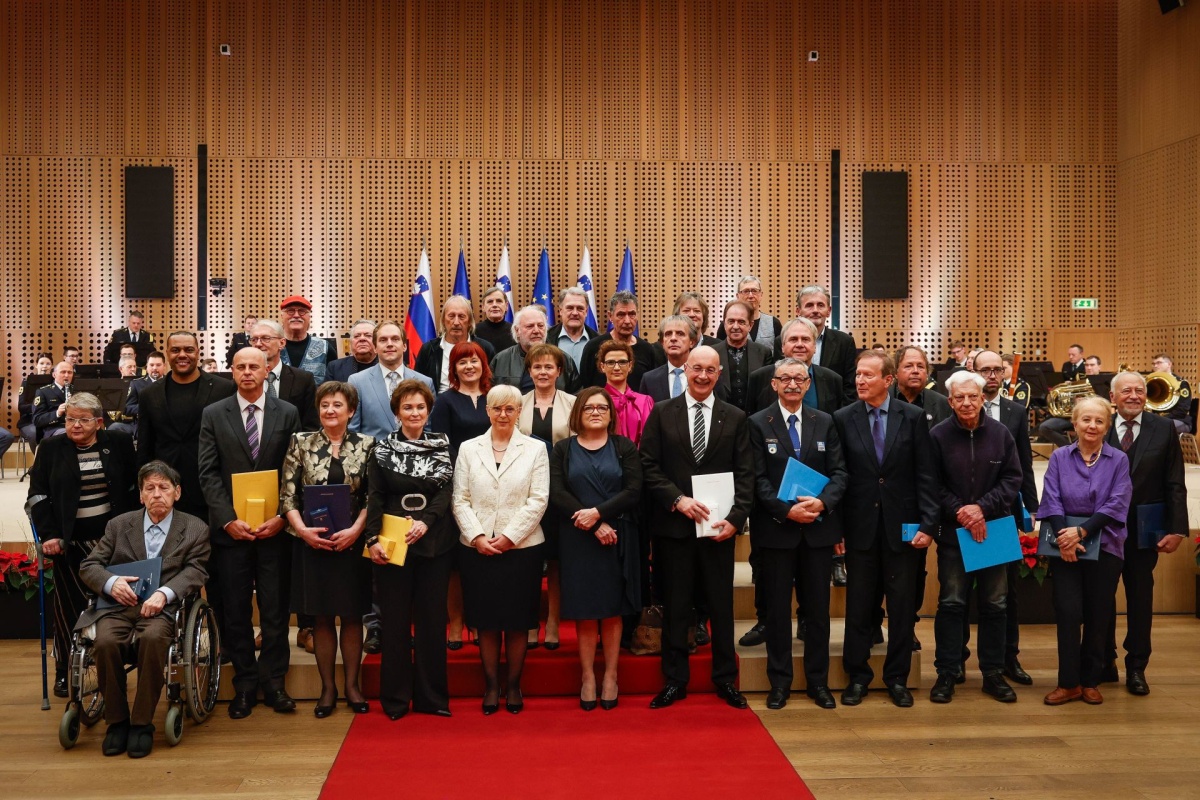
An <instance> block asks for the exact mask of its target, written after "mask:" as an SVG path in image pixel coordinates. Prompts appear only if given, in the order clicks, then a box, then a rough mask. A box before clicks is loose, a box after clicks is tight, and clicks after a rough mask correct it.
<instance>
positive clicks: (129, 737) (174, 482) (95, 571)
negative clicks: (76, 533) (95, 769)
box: [76, 461, 210, 758]
mask: <svg viewBox="0 0 1200 800" xmlns="http://www.w3.org/2000/svg"><path fill="white" fill-rule="evenodd" d="M138 487H139V494H140V496H141V500H142V503H143V504H144V505H145V508H144V509H138V510H136V511H130V512H128V513H125V514H121V515H120V516H118V517H116V518H114V519H113V520H112V521H111V522H109V523H108V527H107V528H106V529H105V531H104V537H103V538H102V539H101V540H100V541H99V543H97V545H96V547H95V548H93V549H92V552H91V555H89V556H88V557H87V558H86V559H85V560H84V562H83V566H82V567H81V568H80V570H79V577H80V578H81V579H82V580H83V582H84V583H85V584H87V586H88V588H89V589H91V590H92V591H93V592H94V593H95V594H96V595H97V596H101V595H106V596H108V597H110V598H112V599H113V600H115V601H116V602H117V603H119V605H115V606H109V607H107V608H95V609H93V610H92V611H91V612H89V613H85V614H84V615H83V616H82V617H81V618H80V620H79V622H78V623H77V624H76V628H77V629H78V628H85V627H87V626H88V625H91V624H93V623H95V625H96V638H95V656H96V670H97V673H98V678H99V685H100V690H101V692H103V694H104V721H105V722H107V723H108V734H107V735H106V736H105V737H104V748H103V752H104V755H106V756H115V755H120V754H121V753H123V752H125V751H126V750H127V749H128V752H129V755H130V757H132V758H141V757H143V756H147V755H150V750H151V748H152V746H153V742H154V709H155V708H156V707H157V706H158V698H159V696H160V695H161V694H162V689H163V683H164V679H163V674H164V668H165V667H166V664H167V658H168V655H169V650H170V647H171V642H172V641H173V640H174V636H175V613H176V611H177V610H178V608H179V604H180V603H181V602H182V601H183V598H185V597H187V596H188V595H190V594H194V593H196V592H198V591H200V588H201V587H202V586H204V583H205V581H206V580H207V579H208V571H207V566H208V556H209V549H210V544H209V538H208V526H207V525H205V524H204V521H203V520H201V519H197V518H196V517H193V516H191V515H190V514H185V513H184V512H182V511H180V512H178V513H175V510H174V508H175V501H176V500H178V499H179V473H178V472H176V471H175V470H174V469H172V468H171V466H170V465H168V464H166V463H164V462H162V461H151V462H150V463H149V464H147V465H146V466H144V467H142V468H141V469H140V470H138ZM147 558H161V559H162V568H161V572H160V573H159V586H158V588H157V589H156V590H155V591H154V593H153V594H151V595H150V596H149V597H148V598H146V600H145V601H141V600H139V599H138V596H137V594H136V593H135V592H134V591H133V590H132V589H131V588H130V587H129V583H128V581H127V579H126V578H125V577H124V576H123V575H122V574H121V572H120V571H119V570H118V571H117V572H113V571H112V569H111V568H113V567H114V566H115V565H119V564H129V563H130V562H134V561H142V560H145V559H147ZM135 636H136V637H137V675H138V681H137V692H136V694H135V695H134V702H133V712H132V713H130V710H129V698H128V694H127V688H126V682H125V678H126V674H125V652H124V651H125V650H126V648H128V647H129V646H130V645H131V644H132V642H133V639H134V637H135Z"/></svg>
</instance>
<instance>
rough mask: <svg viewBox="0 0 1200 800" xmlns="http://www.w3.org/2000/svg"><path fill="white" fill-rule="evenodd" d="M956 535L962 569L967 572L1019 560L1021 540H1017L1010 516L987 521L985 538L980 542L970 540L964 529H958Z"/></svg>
mask: <svg viewBox="0 0 1200 800" xmlns="http://www.w3.org/2000/svg"><path fill="white" fill-rule="evenodd" d="M957 533H958V549H959V550H960V551H962V560H963V569H965V570H966V571H967V572H975V571H976V570H980V569H986V568H987V567H994V566H996V565H997V564H1008V563H1010V562H1012V561H1019V560H1020V558H1021V540H1020V539H1019V538H1017V522H1016V520H1014V519H1013V516H1012V514H1005V515H1004V516H1003V517H1000V518H999V519H992V520H988V523H987V536H986V537H984V540H983V541H982V542H977V541H975V540H974V539H972V538H971V532H970V531H968V530H967V529H966V528H959V529H958V531H957Z"/></svg>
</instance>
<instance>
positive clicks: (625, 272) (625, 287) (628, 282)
mask: <svg viewBox="0 0 1200 800" xmlns="http://www.w3.org/2000/svg"><path fill="white" fill-rule="evenodd" d="M617 291H618V292H629V293H630V294H632V295H633V296H634V297H637V289H635V288H634V286H633V251H631V250H630V249H629V245H625V256H624V257H623V258H622V259H621V274H620V275H618V276H617ZM608 329H609V330H610V331H611V330H612V322H611V321H610V322H609V323H608ZM633 335H634V336H637V337H638V338H641V336H642V326H641V325H638V326H637V327H635V328H634V329H633Z"/></svg>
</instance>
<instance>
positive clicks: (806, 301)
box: [775, 286, 858, 403]
mask: <svg viewBox="0 0 1200 800" xmlns="http://www.w3.org/2000/svg"><path fill="white" fill-rule="evenodd" d="M832 312H833V305H832V303H831V300H830V297H829V292H827V291H825V289H824V287H822V286H805V287H804V288H803V289H801V290H800V291H799V292H798V293H797V294H796V316H798V317H804V318H805V319H807V320H808V321H809V322H811V323H812V324H813V325H814V326H815V327H816V329H817V345H816V351H815V352H814V353H813V358H812V363H813V364H817V365H819V366H822V367H826V368H828V369H831V370H833V371H834V372H836V373H837V374H838V375H840V376H842V394H843V395H845V397H846V402H847V403H849V402H850V401H851V400H853V399H854V398H855V393H854V356H855V354H856V353H857V352H858V348H857V347H856V346H855V344H854V337H853V336H851V335H850V334H848V333H843V332H842V331H837V330H834V329H833V328H831V327H829V315H830V314H831V313H832ZM781 348H782V335H781V337H780V341H778V342H776V344H775V352H776V354H779V353H781V352H782V349H781Z"/></svg>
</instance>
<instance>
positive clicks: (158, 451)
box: [137, 372, 237, 519]
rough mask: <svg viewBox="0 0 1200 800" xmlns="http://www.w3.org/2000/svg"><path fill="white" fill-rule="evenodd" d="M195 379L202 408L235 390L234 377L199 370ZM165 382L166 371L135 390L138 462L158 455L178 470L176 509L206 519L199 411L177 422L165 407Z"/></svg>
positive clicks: (141, 464)
mask: <svg viewBox="0 0 1200 800" xmlns="http://www.w3.org/2000/svg"><path fill="white" fill-rule="evenodd" d="M196 381H197V383H198V384H199V393H198V394H197V397H196V399H197V401H198V402H199V404H200V406H201V408H203V407H205V406H208V405H210V404H212V403H215V402H217V401H219V400H224V399H225V398H227V397H232V396H233V395H234V394H236V393H237V387H235V386H234V385H233V381H230V380H226V379H225V378H222V377H220V376H217V375H211V374H209V373H207V372H201V373H200V377H199V378H197V379H196ZM168 382H172V378H171V376H170V375H169V374H168V375H167V376H165V377H164V378H162V379H161V380H158V381H155V382H154V383H153V384H151V385H150V386H147V387H146V388H145V389H143V390H142V391H140V392H138V421H137V430H138V435H137V441H138V450H137V465H138V467H139V468H141V467H144V466H145V465H146V464H149V463H150V462H151V461H153V460H154V459H156V458H158V459H162V460H163V461H165V462H167V463H168V464H170V465H171V466H172V467H174V468H175V469H176V470H178V471H179V488H180V490H181V492H180V495H179V500H178V501H177V502H176V503H175V508H176V510H182V511H186V512H187V513H189V514H191V515H192V516H195V517H200V518H201V519H205V518H207V516H208V505H207V504H206V503H205V501H204V490H203V488H202V487H201V486H200V419H201V415H199V414H197V415H196V416H194V417H191V418H189V419H187V420H185V421H184V424H183V425H176V421H175V419H174V418H172V416H171V412H170V409H169V408H168V407H167V383H168Z"/></svg>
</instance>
